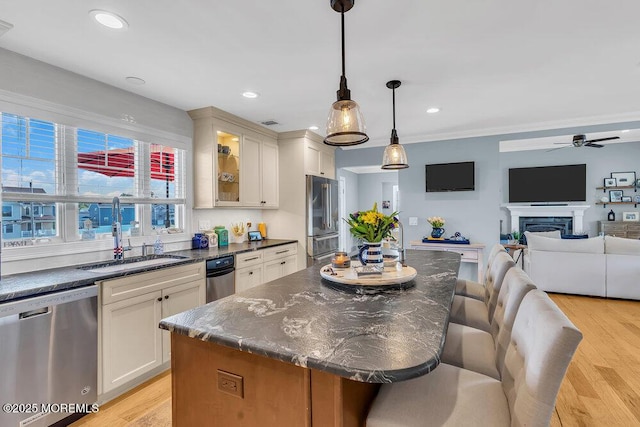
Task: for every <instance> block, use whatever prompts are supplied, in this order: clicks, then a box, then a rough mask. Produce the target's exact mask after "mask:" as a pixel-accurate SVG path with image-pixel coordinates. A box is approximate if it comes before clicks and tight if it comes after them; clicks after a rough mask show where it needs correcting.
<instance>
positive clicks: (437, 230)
mask: <svg viewBox="0 0 640 427" xmlns="http://www.w3.org/2000/svg"><path fill="white" fill-rule="evenodd" d="M443 234H444V228H442V227H433V230H431V237H433V238H434V239H439V238H441V237H442V235H443Z"/></svg>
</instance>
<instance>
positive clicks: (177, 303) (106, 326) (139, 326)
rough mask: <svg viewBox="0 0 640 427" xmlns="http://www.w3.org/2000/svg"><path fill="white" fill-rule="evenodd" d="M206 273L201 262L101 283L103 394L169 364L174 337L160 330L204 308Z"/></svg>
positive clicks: (101, 374)
mask: <svg viewBox="0 0 640 427" xmlns="http://www.w3.org/2000/svg"><path fill="white" fill-rule="evenodd" d="M205 270H206V269H205V263H204V262H202V263H196V264H187V265H181V266H177V267H170V268H165V269H159V270H154V271H152V272H148V273H141V274H133V275H128V276H124V277H120V278H116V279H110V280H105V281H101V282H98V284H99V285H101V310H100V313H101V314H100V331H101V343H100V344H101V345H100V348H101V358H100V360H101V363H100V364H99V375H100V376H101V379H102V381H101V384H102V392H101V393H106V392H109V391H111V390H114V389H115V388H117V387H120V386H122V385H125V384H127V383H129V382H130V381H133V380H135V379H136V378H138V377H139V376H141V375H143V374H145V373H146V372H149V371H151V370H152V369H154V368H156V367H158V366H160V365H162V364H163V363H165V362H167V361H168V360H169V357H170V335H169V333H168V332H166V331H163V330H161V329H160V328H159V327H158V324H159V323H160V320H161V319H163V318H165V317H168V316H171V315H173V314H177V313H180V312H182V311H186V310H189V309H191V308H195V307H198V306H200V305H203V304H204V303H205V288H206V279H205Z"/></svg>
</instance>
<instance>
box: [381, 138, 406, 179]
mask: <svg viewBox="0 0 640 427" xmlns="http://www.w3.org/2000/svg"><path fill="white" fill-rule="evenodd" d="M394 135H395V129H394V130H393V132H392V136H391V144H389V145H387V148H385V149H384V155H383V156H382V169H406V168H408V167H409V160H408V159H407V153H405V151H404V147H403V146H402V145H400V144H399V143H398V137H397V136H396V137H395V140H394V138H393V136H394Z"/></svg>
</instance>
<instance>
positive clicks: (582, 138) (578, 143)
mask: <svg viewBox="0 0 640 427" xmlns="http://www.w3.org/2000/svg"><path fill="white" fill-rule="evenodd" d="M612 139H620V137H619V136H609V137H607V138H598V139H587V136H586V135H582V134H580V135H573V141H571V142H556V143H555V144H563V145H566V147H558V148H552V149H551V150H547V151H553V150H560V149H561V148H567V147H569V144H571V145H573V146H574V147H576V148H580V147H591V148H602V147H604V145H601V144H595V143H596V142H602V141H610V140H612Z"/></svg>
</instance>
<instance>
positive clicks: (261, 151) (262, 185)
mask: <svg viewBox="0 0 640 427" xmlns="http://www.w3.org/2000/svg"><path fill="white" fill-rule="evenodd" d="M242 169H243V170H244V171H246V172H245V174H244V176H243V181H242V186H241V190H242V197H241V198H240V201H241V205H242V206H244V207H263V208H277V207H278V146H277V145H276V144H272V143H268V142H264V141H259V140H257V139H254V138H250V137H247V136H245V137H244V139H243V142H242Z"/></svg>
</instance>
